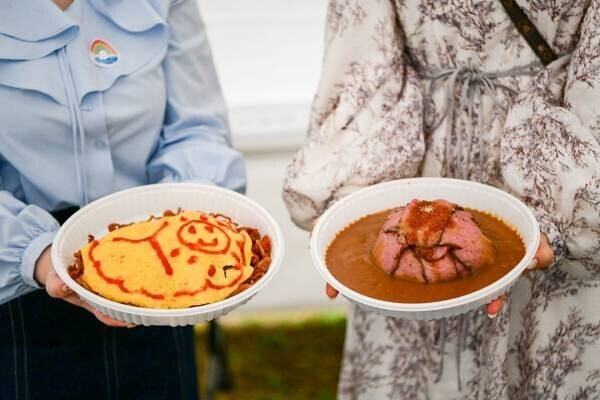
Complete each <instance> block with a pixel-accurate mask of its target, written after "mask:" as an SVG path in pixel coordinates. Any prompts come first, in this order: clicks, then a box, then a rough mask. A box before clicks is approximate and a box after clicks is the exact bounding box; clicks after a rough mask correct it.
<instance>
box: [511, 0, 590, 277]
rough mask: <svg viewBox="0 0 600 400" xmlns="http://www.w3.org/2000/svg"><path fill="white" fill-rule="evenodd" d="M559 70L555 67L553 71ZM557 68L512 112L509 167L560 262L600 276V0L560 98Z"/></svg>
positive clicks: (584, 30) (577, 271) (513, 181)
mask: <svg viewBox="0 0 600 400" xmlns="http://www.w3.org/2000/svg"><path fill="white" fill-rule="evenodd" d="M550 71H551V70H550ZM550 71H545V72H543V73H542V74H540V75H539V76H538V77H537V79H536V82H535V87H534V89H533V90H531V91H530V92H528V93H524V94H522V95H521V96H520V97H519V98H518V99H517V101H516V102H515V104H514V106H513V107H512V109H511V110H510V111H509V113H508V116H507V120H506V132H505V135H504V137H503V140H502V145H501V152H502V156H501V163H502V174H503V177H504V180H505V183H506V185H507V187H508V189H510V190H511V191H513V192H514V193H515V194H517V195H518V196H520V197H521V198H522V199H523V200H524V201H525V202H526V203H527V204H528V205H529V206H530V207H531V208H532V209H533V210H534V211H535V214H536V216H537V218H538V221H539V222H540V225H541V229H542V231H543V232H544V233H545V234H546V235H547V236H548V237H549V239H550V242H551V245H552V247H553V249H554V252H555V254H556V255H557V263H561V262H562V261H566V262H567V263H568V264H569V268H570V271H571V272H573V273H574V274H576V275H578V276H580V277H582V278H586V277H598V276H600V141H599V138H600V1H598V0H594V1H592V2H591V4H590V6H589V8H588V10H587V13H586V16H585V19H584V21H583V23H582V27H581V37H580V41H579V43H578V45H577V47H576V49H575V51H574V52H573V54H572V55H571V60H570V62H569V65H568V66H567V78H566V83H565V85H564V94H563V98H562V99H560V98H559V99H558V100H557V101H553V100H552V96H551V95H550V92H549V90H548V88H550V87H551V79H550V78H549V74H550Z"/></svg>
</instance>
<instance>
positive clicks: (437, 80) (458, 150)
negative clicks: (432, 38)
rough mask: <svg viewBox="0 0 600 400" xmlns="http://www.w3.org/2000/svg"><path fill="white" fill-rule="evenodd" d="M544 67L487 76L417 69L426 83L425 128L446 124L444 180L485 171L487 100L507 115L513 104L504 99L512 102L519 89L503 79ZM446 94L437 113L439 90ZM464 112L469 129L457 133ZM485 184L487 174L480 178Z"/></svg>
mask: <svg viewBox="0 0 600 400" xmlns="http://www.w3.org/2000/svg"><path fill="white" fill-rule="evenodd" d="M540 68H543V66H542V65H541V64H539V63H534V64H529V65H525V66H520V67H516V68H511V69H507V70H503V71H493V72H484V71H479V70H477V69H475V68H470V67H459V68H436V67H429V66H425V67H417V70H418V72H419V75H420V77H421V79H422V80H423V81H424V82H425V84H426V86H425V90H424V93H423V102H424V105H423V127H424V129H425V131H426V132H433V131H434V130H435V129H437V128H438V127H440V126H441V125H442V123H443V122H444V121H445V123H446V125H445V132H444V139H445V152H444V164H443V170H442V173H443V176H452V177H456V178H462V179H468V178H469V167H470V165H471V164H472V163H477V164H478V165H479V166H480V168H481V169H483V164H484V162H485V158H486V150H485V146H484V140H483V135H484V134H485V128H484V118H485V116H484V108H483V104H484V103H483V98H484V97H485V96H488V97H489V98H491V99H492V101H493V103H494V105H495V106H496V107H497V108H498V109H499V110H500V111H502V112H504V113H506V111H507V110H508V107H509V104H507V101H505V100H504V101H503V100H501V99H500V96H499V92H503V94H505V96H503V98H504V99H506V98H511V97H512V96H514V95H515V94H517V93H516V89H515V88H513V87H509V86H508V85H506V84H503V83H502V82H501V80H502V79H501V78H506V77H521V76H533V75H535V74H537V73H538V72H539V70H540ZM439 89H441V90H442V93H443V94H442V96H443V100H442V110H441V112H437V110H436V107H435V102H434V99H433V96H434V94H435V92H436V90H439ZM462 112H466V113H467V118H466V121H467V122H466V127H465V129H457V124H456V119H457V117H458V115H460V114H461V113H462ZM473 153H476V154H478V160H472V158H471V157H472V154H473ZM479 177H480V179H479V180H480V181H484V180H485V179H483V174H479Z"/></svg>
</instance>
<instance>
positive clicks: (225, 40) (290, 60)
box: [198, 0, 343, 311]
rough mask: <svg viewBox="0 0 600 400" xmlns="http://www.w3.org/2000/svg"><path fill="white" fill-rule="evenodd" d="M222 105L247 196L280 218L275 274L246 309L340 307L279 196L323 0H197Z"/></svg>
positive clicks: (317, 46)
mask: <svg viewBox="0 0 600 400" xmlns="http://www.w3.org/2000/svg"><path fill="white" fill-rule="evenodd" d="M198 4H199V7H200V10H201V13H202V16H203V18H204V20H205V23H206V26H207V30H208V35H209V40H210V42H211V46H212V51H213V56H214V60H215V64H216V67H217V71H218V74H219V77H220V80H221V85H222V88H223V93H224V96H225V100H226V102H227V104H228V108H229V113H230V122H231V126H232V135H233V142H234V145H235V146H236V147H237V148H239V149H241V150H242V151H243V152H244V154H245V156H246V161H247V169H248V193H247V194H248V196H249V197H251V198H253V199H255V200H257V201H258V202H259V203H261V204H262V205H263V206H265V207H266V208H267V209H268V210H269V211H270V212H271V213H272V214H273V216H274V217H275V219H276V220H277V221H279V223H280V224H281V227H282V229H283V232H284V235H285V240H286V255H285V260H284V265H283V267H282V269H281V271H280V273H279V274H278V275H277V276H276V277H275V278H274V280H273V281H272V282H271V284H270V285H269V286H267V287H266V288H265V289H264V290H263V291H262V292H261V293H259V294H258V295H257V296H256V297H255V299H253V300H252V301H251V302H250V303H248V304H247V305H246V306H244V307H243V308H242V310H247V311H249V310H250V311H258V310H265V309H282V308H283V309H289V308H311V309H314V308H325V307H340V305H341V304H343V302H342V301H341V300H336V301H335V302H331V301H330V300H328V299H327V298H326V297H325V295H324V283H323V280H322V279H321V277H320V275H319V274H318V273H317V272H316V269H315V268H314V266H313V265H312V262H311V260H310V255H309V250H308V233H307V232H304V231H302V230H300V229H298V228H297V227H296V226H294V225H293V224H292V223H291V221H290V219H289V216H288V213H287V210H286V209H285V206H284V204H283V201H282V199H281V187H282V184H283V179H284V176H285V168H286V166H287V164H288V163H289V160H290V159H291V157H292V156H293V152H294V151H295V150H296V149H297V147H298V146H299V145H300V143H301V142H302V141H303V140H304V136H305V131H306V127H307V125H308V115H309V110H310V103H311V101H312V97H313V95H314V91H315V89H316V86H317V83H318V79H319V73H320V64H321V58H322V52H323V28H324V23H325V11H326V0H252V1H249V0H199V1H198Z"/></svg>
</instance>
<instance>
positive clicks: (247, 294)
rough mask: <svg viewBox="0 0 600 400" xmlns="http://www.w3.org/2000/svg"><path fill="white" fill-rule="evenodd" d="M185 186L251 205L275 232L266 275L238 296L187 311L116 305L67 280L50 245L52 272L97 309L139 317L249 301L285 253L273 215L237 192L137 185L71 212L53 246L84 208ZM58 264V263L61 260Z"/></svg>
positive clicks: (220, 307) (205, 310) (207, 186)
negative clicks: (94, 304)
mask: <svg viewBox="0 0 600 400" xmlns="http://www.w3.org/2000/svg"><path fill="white" fill-rule="evenodd" d="M185 187H188V188H190V190H192V189H194V190H199V191H207V192H211V191H212V192H216V193H220V194H222V195H226V196H233V197H236V198H237V200H238V201H240V202H245V203H247V204H249V205H251V206H252V207H254V208H256V209H258V210H260V212H261V213H262V214H263V215H262V217H264V218H265V219H266V220H267V222H268V223H269V224H270V225H271V227H272V228H273V231H274V232H275V236H276V237H275V238H271V239H272V243H273V250H274V252H272V254H275V257H274V258H273V259H272V260H271V265H270V266H269V269H268V270H267V273H266V274H265V275H264V276H263V277H262V278H261V279H259V280H258V282H256V283H255V284H254V285H252V286H250V287H249V288H248V289H246V290H244V291H243V292H241V293H238V294H236V295H234V296H231V297H228V298H226V299H224V300H221V301H218V302H216V303H212V304H204V305H200V306H194V307H187V308H169V309H162V308H145V307H137V306H133V305H129V304H123V303H119V302H116V301H113V300H109V299H107V298H104V297H102V296H100V295H98V294H96V293H94V292H91V291H89V290H87V289H86V288H84V287H83V286H81V285H80V284H79V283H77V282H76V281H75V280H74V279H73V278H71V276H70V275H69V273H68V271H67V268H61V267H56V263H57V261H59V260H60V255H59V254H58V252H59V247H60V246H54V245H53V246H52V250H51V256H52V262H53V264H54V265H55V268H54V270H55V271H56V273H57V274H58V276H59V277H60V278H61V279H62V280H63V282H64V283H65V284H66V285H67V286H68V287H69V288H71V289H73V291H74V292H75V293H77V294H78V295H79V296H80V297H82V298H83V299H84V300H89V301H91V302H93V303H96V304H98V305H100V306H103V307H106V308H108V309H111V310H114V311H117V312H125V313H128V314H132V315H137V316H141V317H159V318H177V317H189V316H194V315H199V314H209V313H215V312H218V311H221V310H223V309H226V308H229V307H233V306H235V305H237V304H239V303H240V302H243V301H244V300H246V299H250V298H251V297H253V296H254V295H255V294H256V293H258V292H259V291H260V290H261V289H262V288H263V287H264V286H265V285H267V284H268V283H269V282H270V281H271V280H272V279H273V277H274V276H275V274H276V273H277V271H278V269H279V268H280V266H281V263H282V260H283V256H284V251H285V245H284V237H283V232H282V230H281V227H280V226H279V224H278V223H277V222H276V221H275V219H274V218H273V216H272V215H271V214H270V213H269V212H268V211H267V210H266V209H265V208H264V207H263V206H262V205H260V204H259V203H257V202H256V201H254V200H252V199H250V198H249V197H247V196H244V195H242V194H239V193H237V192H234V191H232V190H229V189H225V188H222V187H219V186H214V185H210V184H204V183H191V182H183V183H156V184H151V185H143V186H137V187H134V188H129V189H125V190H121V191H118V192H114V193H111V194H109V195H107V196H104V197H102V198H100V199H98V200H95V201H93V202H91V203H89V204H88V205H86V206H85V207H82V208H81V209H80V210H78V211H77V212H75V213H74V214H73V215H72V216H71V217H70V218H69V219H68V220H67V221H66V222H65V223H64V224H63V225H62V226H61V227H60V229H59V230H58V233H57V235H56V237H55V239H54V242H53V243H58V242H59V241H60V240H61V237H62V233H63V232H66V231H68V230H69V229H71V226H72V225H74V224H75V223H76V222H77V220H78V216H81V215H82V214H84V213H86V212H87V209H88V208H87V207H98V206H102V205H103V204H106V203H110V202H113V201H115V199H119V198H120V197H123V196H128V195H130V194H132V193H138V192H143V191H148V192H149V193H151V192H152V191H153V190H156V189H160V190H169V189H171V188H176V189H177V190H180V189H183V188H185ZM60 263H61V264H62V261H61V262H60ZM92 305H93V304H92Z"/></svg>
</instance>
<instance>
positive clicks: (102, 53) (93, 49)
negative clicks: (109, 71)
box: [90, 39, 119, 67]
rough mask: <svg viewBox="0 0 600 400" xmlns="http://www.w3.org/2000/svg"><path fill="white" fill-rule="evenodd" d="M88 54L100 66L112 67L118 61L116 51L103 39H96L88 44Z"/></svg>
mask: <svg viewBox="0 0 600 400" xmlns="http://www.w3.org/2000/svg"><path fill="white" fill-rule="evenodd" d="M90 56H91V57H92V61H93V62H94V64H96V65H98V66H100V67H112V66H113V65H115V64H116V63H117V62H118V61H119V55H118V54H117V51H116V50H115V49H114V47H112V46H111V45H110V44H108V43H107V42H106V41H105V40H102V39H96V40H94V41H93V42H92V44H91V45H90Z"/></svg>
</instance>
